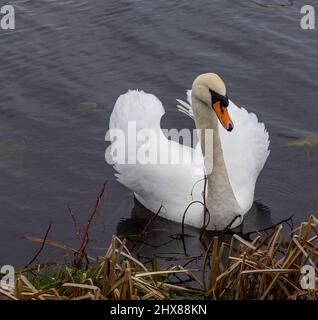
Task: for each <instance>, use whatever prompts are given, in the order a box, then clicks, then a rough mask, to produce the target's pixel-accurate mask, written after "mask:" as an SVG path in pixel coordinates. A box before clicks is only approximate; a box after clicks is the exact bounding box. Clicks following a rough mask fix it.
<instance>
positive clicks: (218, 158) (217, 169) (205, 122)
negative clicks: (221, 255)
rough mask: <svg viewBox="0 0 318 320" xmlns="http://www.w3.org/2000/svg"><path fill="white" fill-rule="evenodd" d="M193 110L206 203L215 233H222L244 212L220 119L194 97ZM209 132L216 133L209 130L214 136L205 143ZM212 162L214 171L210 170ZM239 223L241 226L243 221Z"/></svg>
mask: <svg viewBox="0 0 318 320" xmlns="http://www.w3.org/2000/svg"><path fill="white" fill-rule="evenodd" d="M192 106H193V113H194V118H195V124H196V127H197V129H201V136H200V137H199V139H200V142H201V149H202V153H203V156H204V159H205V166H206V172H207V173H206V175H207V192H206V196H207V199H206V203H207V207H208V209H209V212H210V217H211V221H210V223H211V224H214V225H215V226H216V227H215V229H219V230H220V229H224V228H226V227H227V226H229V224H231V222H232V220H233V219H234V217H235V216H237V215H238V214H240V212H241V209H240V207H239V205H238V203H237V201H236V198H235V195H234V193H233V190H232V187H231V183H230V180H229V177H228V173H227V169H226V166H225V162H224V157H223V150H222V145H221V139H220V134H219V126H218V119H217V116H216V114H215V112H214V111H213V109H212V108H207V106H206V105H204V104H203V102H201V101H200V100H198V99H197V98H196V97H194V96H192ZM204 111H206V112H204ZM206 129H213V130H208V131H209V132H212V134H213V137H212V138H211V139H210V140H209V141H206V137H207V136H209V133H208V132H207V133H206V134H204V132H205V131H206ZM210 141H211V142H212V143H213V145H212V148H211V147H210V148H209V147H206V146H208V143H209V142H210ZM211 152H212V154H211ZM212 159H213V160H212ZM211 162H212V165H213V167H212V168H210V165H211ZM211 169H212V170H211ZM236 222H240V219H238V220H237V221H236ZM235 224H237V223H235Z"/></svg>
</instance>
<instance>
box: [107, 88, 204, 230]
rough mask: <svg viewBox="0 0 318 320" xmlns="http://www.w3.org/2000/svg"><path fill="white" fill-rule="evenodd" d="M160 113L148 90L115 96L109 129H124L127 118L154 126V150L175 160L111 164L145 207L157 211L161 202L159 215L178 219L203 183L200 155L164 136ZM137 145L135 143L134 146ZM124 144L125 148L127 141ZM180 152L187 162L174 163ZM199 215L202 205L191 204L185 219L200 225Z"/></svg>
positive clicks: (141, 125) (139, 124) (146, 126)
mask: <svg viewBox="0 0 318 320" xmlns="http://www.w3.org/2000/svg"><path fill="white" fill-rule="evenodd" d="M163 114H164V108H163V106H162V104H161V102H160V101H159V100H158V99H157V98H156V97H155V96H154V95H152V94H147V93H145V92H143V91H128V92H127V93H126V94H123V95H121V96H120V97H119V98H118V100H117V102H116V104H115V107H114V110H113V112H112V114H111V117H110V124H109V126H110V129H115V128H117V129H120V130H122V131H123V132H125V133H127V122H128V121H134V120H135V121H136V122H137V131H139V130H142V129H152V130H154V131H155V132H156V134H157V138H158V137H159V138H160V141H161V143H160V146H159V150H158V154H166V155H167V154H169V156H170V157H171V158H170V159H171V162H172V163H176V164H149V165H145V164H143V165H141V164H118V163H116V164H115V165H114V168H115V170H116V171H117V174H116V177H117V179H118V181H119V182H120V183H122V184H123V185H125V186H126V187H127V188H129V189H130V190H132V191H133V192H134V194H135V196H136V198H137V199H138V200H139V201H140V202H141V203H142V204H143V205H144V206H145V207H147V208H148V209H149V210H151V211H152V212H157V211H158V210H159V208H160V207H161V206H162V210H161V212H160V215H161V216H163V217H166V218H169V219H170V220H174V221H177V222H181V220H182V215H183V212H184V210H185V209H186V207H187V205H188V204H189V203H190V202H191V201H192V200H201V199H202V196H201V191H200V190H202V185H203V182H202V179H203V165H202V163H203V159H202V156H201V154H200V151H199V150H197V149H196V150H194V149H192V148H190V147H188V146H184V145H181V144H179V143H177V142H175V141H171V140H168V139H167V138H166V137H165V136H164V134H163V132H162V131H161V129H160V119H161V117H162V115H163ZM126 144H127V141H126ZM150 145H155V143H153V144H152V143H150ZM138 146H139V144H138V143H137V148H138ZM125 147H126V148H127V145H125ZM128 152H129V151H128ZM132 152H134V151H133V150H132ZM180 154H182V155H183V157H184V159H185V163H189V164H184V165H180V164H177V163H178V156H179V155H180ZM193 157H196V159H197V160H196V163H197V164H198V165H197V166H193V161H192V159H193ZM200 163H201V165H200ZM200 172H201V174H200ZM198 181H199V182H198ZM196 183H197V184H196ZM195 184H196V186H195V187H194V185H195ZM200 216H202V206H201V205H200V204H193V205H192V206H191V207H190V208H189V210H188V212H187V214H186V219H185V222H186V223H187V224H190V225H194V226H197V227H201V226H202V218H201V219H200V221H199V219H198V217H200Z"/></svg>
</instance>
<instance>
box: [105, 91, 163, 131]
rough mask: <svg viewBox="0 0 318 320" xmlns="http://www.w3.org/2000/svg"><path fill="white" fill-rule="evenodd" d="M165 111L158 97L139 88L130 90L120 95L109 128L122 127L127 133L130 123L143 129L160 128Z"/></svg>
mask: <svg viewBox="0 0 318 320" xmlns="http://www.w3.org/2000/svg"><path fill="white" fill-rule="evenodd" d="M164 113H165V111H164V108H163V106H162V104H161V102H160V101H159V99H158V98H157V97H155V96H154V95H152V94H149V93H145V92H144V91H139V90H129V91H128V92H127V93H125V94H122V95H120V96H119V97H118V99H117V101H116V103H115V106H114V109H113V112H112V114H111V116H110V121H109V128H110V129H120V130H121V131H122V132H123V133H124V134H127V128H128V123H132V124H135V125H136V130H137V132H138V131H140V130H142V129H158V128H160V119H161V117H162V115H163V114H164Z"/></svg>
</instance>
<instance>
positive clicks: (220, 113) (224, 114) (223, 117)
mask: <svg viewBox="0 0 318 320" xmlns="http://www.w3.org/2000/svg"><path fill="white" fill-rule="evenodd" d="M212 107H213V110H214V111H215V113H216V115H217V117H218V119H219V120H220V122H221V124H222V126H223V127H224V129H225V130H227V131H232V130H233V128H234V124H233V122H232V120H231V118H230V115H229V113H228V111H227V108H226V107H223V106H222V105H221V102H220V101H217V102H215V103H213V106H212Z"/></svg>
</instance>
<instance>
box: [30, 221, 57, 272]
mask: <svg viewBox="0 0 318 320" xmlns="http://www.w3.org/2000/svg"><path fill="white" fill-rule="evenodd" d="M51 227H52V222H51V223H50V224H49V226H48V228H47V230H46V233H45V236H44V238H43V241H42V244H41V247H40V248H39V250H38V251H37V252H36V254H35V256H34V257H33V258H32V259H31V260H30V262H29V263H28V264H27V265H26V268H28V267H29V266H30V265H31V264H32V263H33V262H34V261H35V260H36V259H37V257H38V256H39V255H40V254H41V252H42V250H43V248H44V245H45V243H46V239H47V237H48V235H49V233H50V230H51Z"/></svg>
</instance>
